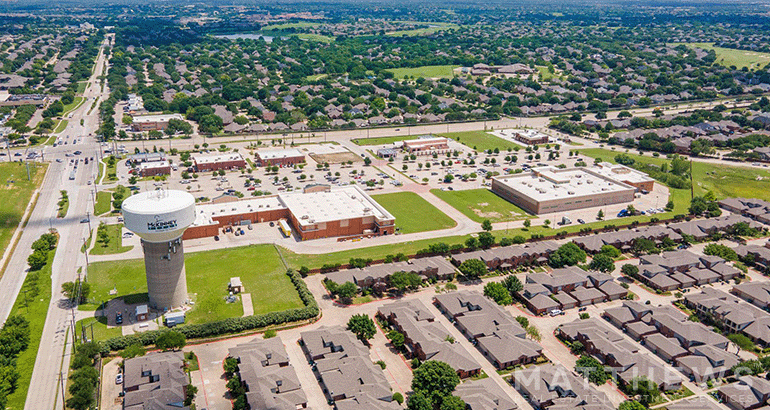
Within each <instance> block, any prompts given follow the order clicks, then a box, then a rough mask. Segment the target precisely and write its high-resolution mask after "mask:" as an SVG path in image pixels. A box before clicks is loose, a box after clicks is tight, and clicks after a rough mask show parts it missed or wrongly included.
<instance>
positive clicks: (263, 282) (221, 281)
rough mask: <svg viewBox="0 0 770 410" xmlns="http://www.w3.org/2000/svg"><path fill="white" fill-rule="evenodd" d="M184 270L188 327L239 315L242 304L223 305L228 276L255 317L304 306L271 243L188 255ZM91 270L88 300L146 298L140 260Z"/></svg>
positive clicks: (99, 264)
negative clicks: (240, 285)
mask: <svg viewBox="0 0 770 410" xmlns="http://www.w3.org/2000/svg"><path fill="white" fill-rule="evenodd" d="M255 261H259V263H255ZM185 270H186V273H187V291H188V293H189V294H190V295H191V297H192V299H193V300H194V301H195V306H194V307H193V309H192V310H191V311H190V312H189V313H188V314H187V322H188V323H205V322H212V321H216V320H220V319H224V318H227V317H234V316H241V315H242V314H243V307H242V305H241V304H240V302H238V303H233V304H227V303H225V301H224V299H225V297H226V296H227V294H228V291H227V283H228V281H229V280H230V278H231V277H232V276H240V277H241V281H242V282H243V285H244V287H245V288H246V290H245V292H246V293H250V294H251V299H252V305H253V307H254V313H256V314H259V313H267V312H273V311H279V310H285V309H290V308H296V307H302V306H303V304H302V301H301V300H300V298H299V295H298V294H297V291H296V289H295V288H294V285H292V283H291V281H290V280H289V277H288V276H286V274H285V272H286V270H285V269H284V267H283V263H282V262H281V259H280V258H279V256H278V253H277V252H276V250H275V248H274V247H273V245H256V246H244V247H239V248H232V249H221V250H213V251H205V252H196V253H189V254H186V255H185ZM89 271H90V272H89V276H88V281H89V282H90V284H91V289H92V290H91V295H90V299H91V300H93V301H94V302H97V304H98V302H104V301H107V300H110V299H112V298H114V297H120V296H130V297H132V298H137V299H141V298H142V297H146V293H147V281H146V279H145V270H144V260H142V259H132V260H126V261H114V262H97V263H93V264H91V266H90V268H89ZM113 288H115V289H116V290H117V295H116V296H111V295H110V294H109V292H110V290H111V289H113ZM84 308H85V309H87V307H84Z"/></svg>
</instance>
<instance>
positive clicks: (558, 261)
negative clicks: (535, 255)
mask: <svg viewBox="0 0 770 410" xmlns="http://www.w3.org/2000/svg"><path fill="white" fill-rule="evenodd" d="M585 261H586V253H585V251H584V250H582V249H580V247H578V246H577V245H576V244H575V243H573V242H568V243H566V244H564V245H562V246H560V247H559V249H557V250H556V252H554V253H552V254H551V256H550V258H549V259H548V264H549V265H551V267H553V268H562V267H564V266H575V265H577V264H578V263H583V262H585Z"/></svg>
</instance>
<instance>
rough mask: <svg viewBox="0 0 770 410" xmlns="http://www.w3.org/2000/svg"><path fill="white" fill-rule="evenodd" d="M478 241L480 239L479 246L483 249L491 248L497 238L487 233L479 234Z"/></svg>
mask: <svg viewBox="0 0 770 410" xmlns="http://www.w3.org/2000/svg"><path fill="white" fill-rule="evenodd" d="M478 239H479V245H480V246H481V247H482V248H489V247H491V246H492V245H494V244H495V236H494V235H492V234H491V233H489V232H486V231H485V232H481V233H479V238H478Z"/></svg>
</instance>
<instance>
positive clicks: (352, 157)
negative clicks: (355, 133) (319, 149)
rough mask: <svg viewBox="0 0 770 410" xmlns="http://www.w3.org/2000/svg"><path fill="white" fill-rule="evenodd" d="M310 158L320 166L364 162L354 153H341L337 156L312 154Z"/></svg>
mask: <svg viewBox="0 0 770 410" xmlns="http://www.w3.org/2000/svg"><path fill="white" fill-rule="evenodd" d="M310 158H313V160H314V161H315V162H317V163H319V164H323V163H329V164H341V163H343V162H348V161H353V162H363V159H361V157H359V156H358V155H356V154H354V153H352V152H341V153H337V154H310Z"/></svg>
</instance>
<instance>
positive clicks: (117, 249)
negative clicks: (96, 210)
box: [91, 224, 134, 255]
mask: <svg viewBox="0 0 770 410" xmlns="http://www.w3.org/2000/svg"><path fill="white" fill-rule="evenodd" d="M104 229H106V230H107V236H108V237H109V238H110V240H109V242H107V246H103V245H102V244H101V243H99V242H97V243H96V245H94V247H93V249H91V255H112V254H116V253H123V252H128V251H130V250H131V249H134V247H133V245H132V246H123V235H122V232H123V224H113V225H105V228H104ZM97 232H98V229H97ZM98 238H99V236H98V234H97V240H98Z"/></svg>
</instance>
